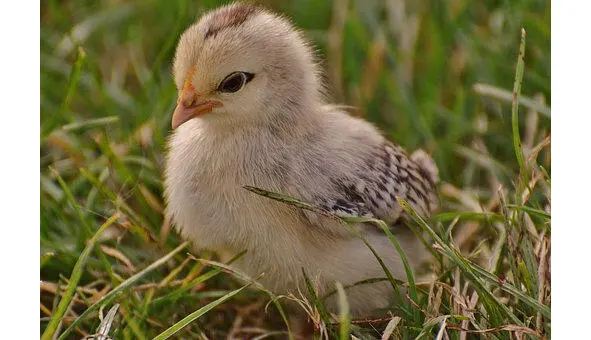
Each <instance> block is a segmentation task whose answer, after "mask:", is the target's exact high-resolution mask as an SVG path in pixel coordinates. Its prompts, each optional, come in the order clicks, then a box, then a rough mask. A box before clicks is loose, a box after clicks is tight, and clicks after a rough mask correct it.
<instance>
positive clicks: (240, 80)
mask: <svg viewBox="0 0 591 340" xmlns="http://www.w3.org/2000/svg"><path fill="white" fill-rule="evenodd" d="M252 78H254V74H252V73H248V72H232V73H230V74H229V75H228V76H227V77H226V78H225V79H224V80H222V82H221V83H220V85H219V86H218V91H220V92H226V93H234V92H237V91H238V90H240V89H241V88H242V87H243V86H244V85H246V83H248V82H249V81H251V80H252Z"/></svg>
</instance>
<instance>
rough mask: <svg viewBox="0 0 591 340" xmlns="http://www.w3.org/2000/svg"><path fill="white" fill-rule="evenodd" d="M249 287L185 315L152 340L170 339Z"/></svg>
mask: <svg viewBox="0 0 591 340" xmlns="http://www.w3.org/2000/svg"><path fill="white" fill-rule="evenodd" d="M250 285H251V283H248V284H246V285H244V286H242V287H241V288H238V289H236V290H234V291H231V292H230V293H228V294H226V295H224V296H222V297H221V298H219V299H217V300H215V301H213V302H210V303H208V304H207V305H205V306H203V307H201V308H199V309H198V310H196V311H194V312H193V313H191V314H189V315H187V316H186V317H184V318H183V319H182V320H181V321H179V322H177V323H175V324H174V325H172V326H171V327H170V328H168V329H167V330H165V331H164V332H162V333H160V334H158V335H157V336H156V337H155V338H154V340H164V339H168V338H170V337H171V336H173V335H174V334H176V333H177V332H178V331H180V330H181V329H183V328H185V327H187V325H189V324H190V323H191V322H193V321H195V320H197V319H199V318H200V317H201V316H203V315H204V314H205V313H207V312H209V311H210V310H212V309H214V308H215V307H217V306H218V305H221V304H222V303H224V302H225V301H226V300H228V299H230V298H231V297H233V296H234V295H236V294H238V293H240V292H241V291H242V290H244V289H245V288H246V287H248V286H250Z"/></svg>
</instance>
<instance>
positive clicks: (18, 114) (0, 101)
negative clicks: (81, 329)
mask: <svg viewBox="0 0 591 340" xmlns="http://www.w3.org/2000/svg"><path fill="white" fill-rule="evenodd" d="M39 18H40V7H39V3H38V2H33V1H9V2H2V4H1V5H0V42H1V44H2V49H1V50H0V69H1V70H2V77H0V79H1V80H0V84H1V85H0V119H1V120H0V126H1V127H2V128H1V130H2V131H1V132H0V164H1V165H0V171H1V173H0V178H1V179H2V185H1V187H2V194H1V195H0V197H1V199H2V201H1V205H0V206H1V207H2V209H1V211H2V214H1V218H0V223H1V227H0V228H2V234H1V236H0V258H1V259H2V260H1V261H2V267H0V268H1V270H2V279H1V280H0V285H1V288H0V289H1V290H0V291H1V292H2V307H1V308H0V320H1V321H2V325H3V326H2V332H1V334H2V335H1V337H2V338H6V339H33V338H36V337H37V336H38V335H39V334H40V333H39V329H40V327H41V325H40V323H39V315H40V314H39V312H38V310H37V306H38V304H39V244H40V243H39V242H40V240H39V237H40V236H39V221H40V220H39V214H40V212H39V190H40V189H39V132H40V131H39V130H40V122H39V108H40V97H39V93H40V92H39V91H40V84H39V65H40V64H39V41H40V40H39V39H40V36H39V31H40V29H39Z"/></svg>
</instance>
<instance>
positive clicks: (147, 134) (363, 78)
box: [40, 0, 551, 338]
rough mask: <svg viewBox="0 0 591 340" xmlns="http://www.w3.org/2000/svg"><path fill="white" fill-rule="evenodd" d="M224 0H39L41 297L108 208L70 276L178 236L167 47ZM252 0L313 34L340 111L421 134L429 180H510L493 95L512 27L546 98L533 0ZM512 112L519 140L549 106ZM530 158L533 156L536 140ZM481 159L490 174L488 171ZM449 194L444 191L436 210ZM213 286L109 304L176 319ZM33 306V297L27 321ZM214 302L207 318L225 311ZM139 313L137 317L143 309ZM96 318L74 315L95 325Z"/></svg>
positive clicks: (97, 277)
mask: <svg viewBox="0 0 591 340" xmlns="http://www.w3.org/2000/svg"><path fill="white" fill-rule="evenodd" d="M224 2H226V1H213V0H206V1H195V0H191V1H189V0H180V1H155V0H148V1H146V0H143V1H119V0H102V1H58V0H46V1H42V2H41V42H40V44H41V67H40V72H41V145H40V153H41V155H40V157H41V169H40V171H41V184H40V185H41V207H40V210H41V231H40V232H41V255H42V257H41V279H42V281H43V282H45V283H46V284H47V286H46V287H43V282H42V289H41V303H42V305H43V304H44V305H45V306H47V309H48V310H49V311H50V310H51V309H52V307H51V306H52V305H53V306H55V298H54V294H55V289H56V287H57V286H56V284H57V283H58V282H60V280H61V282H64V280H65V277H68V276H69V273H70V272H71V270H72V267H73V264H74V262H75V261H76V259H77V258H78V255H79V254H80V252H81V250H82V249H83V247H84V245H85V240H86V239H87V238H88V237H89V235H92V234H93V232H94V231H95V230H96V228H97V226H98V225H100V224H101V223H102V222H103V221H104V220H105V218H106V217H109V216H111V215H112V214H113V212H114V211H115V210H123V211H124V212H125V213H126V219H128V220H124V221H123V222H120V223H119V224H120V227H119V228H118V229H117V230H111V231H110V232H109V233H107V234H105V235H104V239H105V240H104V242H105V243H104V244H103V246H102V247H107V248H105V249H103V250H102V252H98V253H97V254H93V255H92V257H91V258H90V260H89V262H88V268H87V270H86V271H85V272H84V275H83V277H82V279H81V284H86V285H91V284H92V283H96V282H98V283H97V284H96V287H97V289H99V288H101V287H107V286H109V287H111V286H114V285H116V284H117V283H118V282H121V281H122V280H123V278H125V277H126V276H129V275H131V273H133V272H134V270H136V267H140V268H143V267H144V266H145V265H146V264H148V263H150V262H152V261H154V260H155V259H157V258H159V257H160V256H162V255H163V254H165V253H166V252H168V251H170V249H172V247H174V246H175V245H177V244H178V243H179V241H178V239H177V237H176V235H175V234H174V232H173V231H171V229H170V226H169V225H168V223H167V221H163V216H162V210H163V201H162V199H161V194H162V169H163V167H164V152H165V144H166V137H167V135H168V134H169V132H170V118H171V112H172V110H173V108H174V104H175V101H176V95H177V94H176V90H175V88H174V84H173V81H172V76H171V60H172V56H173V54H174V50H175V47H176V43H177V41H178V38H179V36H180V34H181V33H182V32H183V31H184V29H185V28H187V27H188V26H189V25H190V24H191V23H192V22H194V21H195V19H196V18H197V17H199V15H200V14H201V13H203V12H204V11H206V10H207V9H211V8H214V7H216V6H218V5H220V4H221V3H224ZM259 3H261V4H264V5H266V6H268V7H270V8H272V9H274V10H276V11H279V12H281V13H284V14H285V15H286V16H288V17H290V18H292V19H293V22H294V23H295V25H296V26H297V27H299V28H301V29H302V30H304V31H305V32H306V35H307V36H308V37H309V38H310V39H311V40H312V41H313V42H314V44H315V45H316V46H317V48H318V55H319V56H320V58H321V59H322V60H323V62H324V68H325V70H326V82H327V84H328V85H329V88H330V89H331V92H332V97H333V101H334V102H336V103H343V104H349V105H354V106H356V107H357V108H358V110H356V111H355V112H354V114H356V115H359V116H362V117H365V118H366V119H368V120H369V121H372V122H374V123H375V124H376V125H377V126H379V127H380V128H381V129H382V131H383V132H384V133H385V134H386V135H387V136H388V137H389V138H391V139H392V140H395V141H397V142H398V143H399V144H401V145H403V146H404V147H406V148H408V149H415V148H418V147H422V148H425V149H426V150H427V151H428V152H429V153H431V154H432V155H433V156H434V158H435V160H436V162H437V164H438V165H439V169H440V171H441V177H442V179H443V181H444V182H446V183H447V184H450V185H451V186H452V187H453V188H460V189H461V190H469V191H470V194H471V195H474V196H475V197H477V198H478V199H487V198H490V197H492V196H494V194H495V193H494V192H495V189H496V188H495V187H494V186H493V184H494V185H498V184H499V183H500V184H504V185H505V186H506V187H509V188H511V187H512V186H513V182H512V181H513V178H512V177H511V176H512V174H513V173H514V172H515V171H517V170H518V165H517V163H516V161H515V153H514V149H513V141H512V137H511V136H512V135H511V106H510V98H509V100H507V99H499V98H496V97H498V96H499V95H498V93H501V95H500V96H501V97H502V95H503V94H507V93H509V95H510V91H511V89H512V87H513V81H514V72H515V63H516V60H517V53H518V47H519V38H520V29H521V27H523V28H525V30H526V31H527V45H526V57H525V77H524V81H523V87H522V95H523V96H526V97H529V98H531V99H532V100H534V101H537V102H539V103H544V102H545V105H546V106H547V107H549V106H550V104H551V103H550V2H549V1H545V0H521V1H509V0H486V1H469V0H449V1H427V0H417V1H404V0H335V1H319V0H294V1H273V0H268V1H259ZM477 84H481V85H482V84H485V85H490V86H492V90H491V88H490V86H489V87H484V90H483V89H482V88H483V87H482V86H480V87H478V85H477ZM475 85H476V90H475ZM487 89H488V90H487ZM503 90H504V91H509V92H507V93H504V92H502V91H503ZM491 91H492V92H493V95H492V96H491V95H490V94H487V93H488V92H491ZM484 92H487V93H484ZM495 93H497V95H495ZM544 109H546V107H545V106H544ZM542 111H543V110H542ZM523 112H526V110H525V109H522V113H523ZM528 117H529V118H528V119H521V120H520V122H521V129H522V133H523V135H524V136H523V137H522V138H523V140H524V146H525V148H526V149H527V148H530V149H531V148H532V147H533V146H534V145H535V143H537V142H539V139H540V138H539V136H542V137H543V136H545V135H548V134H549V131H550V119H549V109H548V113H547V115H544V114H542V115H539V116H535V117H533V116H531V115H530V116H528ZM532 117H533V118H532ZM544 157H545V158H544V160H543V162H542V163H544V166H545V168H546V170H548V171H549V170H550V164H549V162H550V160H549V153H546V154H545V156H544ZM489 172H493V173H495V174H496V175H497V177H496V178H495V181H496V180H498V182H494V183H491V180H490V178H489V177H488V176H487V175H486V174H487V173H489ZM60 181H62V183H60ZM457 207H458V203H457V202H451V201H449V200H445V199H444V209H447V210H454V209H455V208H457ZM483 233H484V234H486V232H483ZM113 249H115V250H116V251H117V252H120V254H117V253H116V252H115V251H113ZM105 254H106V255H105ZM123 259H126V260H123ZM181 260H182V259H181ZM179 261H180V260H179ZM170 270H172V268H168V269H167V270H163V271H161V272H159V273H157V274H153V275H152V277H151V279H152V280H155V281H158V280H160V279H162V278H163V277H165V276H166V275H167V274H168V273H169V271H170ZM193 270H196V269H194V268H193ZM183 271H189V269H187V268H184V269H183ZM227 281H228V280H223V279H220V280H218V281H215V280H213V281H212V282H213V283H210V286H211V287H213V288H212V289H214V291H213V292H214V293H215V291H217V290H218V289H222V288H226V287H228V286H231V287H232V286H233V285H234V286H235V284H234V283H231V282H227ZM220 287H221V288H220ZM52 289H53V293H52ZM214 296H215V294H212V296H209V297H208V296H205V297H199V296H198V295H197V297H195V296H194V295H192V297H186V300H184V304H182V305H179V304H176V303H175V304H174V305H173V306H165V304H160V305H158V308H157V311H155V310H151V309H150V308H152V307H147V306H148V305H149V304H142V301H144V300H142V299H143V297H142V298H139V297H138V298H135V299H130V301H129V302H127V303H128V305H126V306H123V308H122V310H123V311H125V310H127V312H128V313H131V311H132V310H133V309H134V308H137V309H138V310H140V311H142V312H143V313H144V314H142V315H143V316H142V315H140V316H137V315H136V317H137V320H136V324H135V325H134V327H137V330H133V331H128V332H130V333H129V334H136V333H137V334H139V333H142V332H144V331H145V332H148V333H149V331H148V330H147V329H150V327H156V328H162V327H164V326H165V325H168V324H170V323H171V322H172V321H170V320H168V319H166V317H171V318H172V319H175V318H176V319H175V320H178V316H179V315H181V316H182V315H183V313H184V312H190V311H192V310H194V307H195V306H196V304H201V301H202V300H201V299H207V298H211V297H214ZM245 299H246V298H245ZM175 301H176V300H175ZM144 302H145V301H144ZM150 306H151V305H150ZM142 308H144V309H142ZM183 308H186V309H183ZM79 311H80V310H79V309H76V308H74V312H75V313H76V312H79ZM123 313H125V312H123ZM47 314H48V313H47V311H45V312H44V310H43V308H42V311H41V317H42V322H41V325H42V329H43V327H45V325H46V319H43V318H44V317H45V318H47V316H48V315H47ZM140 314H141V313H140ZM154 315H156V316H154ZM164 315H166V317H164ZM223 315H224V314H223V313H222V316H219V315H218V317H219V318H220V319H219V320H215V321H211V320H210V321H208V322H218V323H220V324H224V322H226V323H227V320H226V321H224V320H225V319H224V316H223ZM159 316H162V317H163V318H164V319H161V318H159ZM150 317H152V318H154V320H152V321H153V322H147V321H146V320H148V319H149V318H150ZM43 320H45V321H43ZM96 320H97V319H96V318H95V320H94V321H89V323H88V324H87V325H86V326H87V327H90V328H92V327H91V326H93V325H94V326H96V322H97V321H96ZM126 320H127V322H128V324H132V325H133V322H131V321H129V320H131V319H129V318H127V317H126ZM155 325H160V326H155ZM216 327H217V326H211V328H212V329H216ZM220 327H222V326H220ZM131 328H133V327H131ZM222 328H223V327H222ZM137 334H136V335H137ZM220 334H221V333H220ZM214 338H215V336H214Z"/></svg>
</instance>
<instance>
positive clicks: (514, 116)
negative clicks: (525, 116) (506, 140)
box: [511, 28, 528, 185]
mask: <svg viewBox="0 0 591 340" xmlns="http://www.w3.org/2000/svg"><path fill="white" fill-rule="evenodd" d="M524 60H525V29H523V28H522V29H521V43H520V44H519V56H518V57H517V66H516V68H515V83H514V84H513V100H512V104H511V127H512V130H513V148H514V149H515V156H516V157H517V163H519V170H520V172H521V176H522V177H523V183H522V185H527V182H528V179H527V173H526V171H525V162H524V160H523V150H522V149H521V137H520V135H519V95H520V94H521V84H522V83H523V72H524V68H525V66H524Z"/></svg>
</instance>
